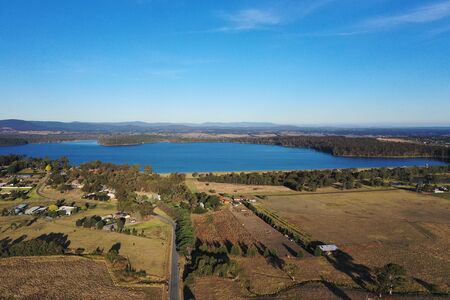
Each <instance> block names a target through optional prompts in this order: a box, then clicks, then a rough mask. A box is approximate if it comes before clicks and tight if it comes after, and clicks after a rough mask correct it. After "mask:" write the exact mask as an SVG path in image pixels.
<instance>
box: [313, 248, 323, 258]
mask: <svg viewBox="0 0 450 300" xmlns="http://www.w3.org/2000/svg"><path fill="white" fill-rule="evenodd" d="M321 255H322V250H320V248H319V247H316V249H314V256H321Z"/></svg>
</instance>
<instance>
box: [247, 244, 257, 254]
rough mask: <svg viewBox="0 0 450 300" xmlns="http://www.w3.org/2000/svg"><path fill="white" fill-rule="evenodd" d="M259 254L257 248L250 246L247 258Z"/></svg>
mask: <svg viewBox="0 0 450 300" xmlns="http://www.w3.org/2000/svg"><path fill="white" fill-rule="evenodd" d="M257 253H258V251H257V250H256V248H255V246H253V245H252V246H250V247H249V248H248V250H247V256H249V257H253V256H256V254H257Z"/></svg>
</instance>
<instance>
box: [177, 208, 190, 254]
mask: <svg viewBox="0 0 450 300" xmlns="http://www.w3.org/2000/svg"><path fill="white" fill-rule="evenodd" d="M174 211H175V219H176V228H175V235H176V239H175V243H176V245H177V251H178V252H179V253H180V254H182V255H185V256H187V255H189V253H190V252H191V250H192V249H193V247H194V244H195V234H194V227H193V225H192V222H191V216H190V212H189V210H187V209H184V208H181V207H176V208H174Z"/></svg>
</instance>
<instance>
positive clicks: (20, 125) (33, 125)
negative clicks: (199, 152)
mask: <svg viewBox="0 0 450 300" xmlns="http://www.w3.org/2000/svg"><path fill="white" fill-rule="evenodd" d="M218 128H220V129H249V128H254V129H284V130H287V129H288V128H291V129H295V128H296V127H295V126H281V125H277V124H273V123H252V122H240V123H212V122H211V123H203V124H182V123H146V122H116V123H113V122H111V123H90V122H55V121H24V120H15V119H9V120H0V129H11V130H16V131H69V132H146V131H152V132H158V131H161V132H190V131H198V130H200V131H202V130H208V129H211V130H214V129H218Z"/></svg>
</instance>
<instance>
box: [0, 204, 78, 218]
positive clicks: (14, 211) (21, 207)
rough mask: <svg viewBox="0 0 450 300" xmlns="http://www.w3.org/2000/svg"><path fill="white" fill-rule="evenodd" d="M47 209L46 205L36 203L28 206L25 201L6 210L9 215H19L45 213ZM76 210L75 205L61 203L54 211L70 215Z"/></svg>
mask: <svg viewBox="0 0 450 300" xmlns="http://www.w3.org/2000/svg"><path fill="white" fill-rule="evenodd" d="M48 211H49V207H48V206H42V205H36V206H32V207H30V206H29V205H28V204H27V203H21V204H18V205H16V206H13V207H11V208H10V209H9V210H8V213H9V214H10V215H18V216H19V215H34V216H39V215H43V214H45V213H46V212H48ZM77 211H78V207H76V206H67V205H62V206H60V207H58V208H57V210H56V211H55V212H57V213H58V215H71V214H73V213H75V212H77Z"/></svg>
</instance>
